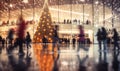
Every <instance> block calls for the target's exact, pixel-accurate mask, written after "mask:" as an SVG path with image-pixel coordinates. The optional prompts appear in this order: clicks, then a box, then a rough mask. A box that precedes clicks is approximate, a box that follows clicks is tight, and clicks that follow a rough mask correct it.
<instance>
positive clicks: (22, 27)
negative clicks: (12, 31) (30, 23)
mask: <svg viewBox="0 0 120 71" xmlns="http://www.w3.org/2000/svg"><path fill="white" fill-rule="evenodd" d="M18 24H19V28H18V34H17V35H18V46H19V53H20V55H23V54H24V52H23V43H24V34H25V29H26V23H25V21H24V19H23V17H22V16H20V17H19V23H18Z"/></svg>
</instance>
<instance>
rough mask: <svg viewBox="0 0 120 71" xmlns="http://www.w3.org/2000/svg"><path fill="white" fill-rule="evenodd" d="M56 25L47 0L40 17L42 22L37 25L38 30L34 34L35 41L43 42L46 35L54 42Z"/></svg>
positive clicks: (49, 40)
mask: <svg viewBox="0 0 120 71" xmlns="http://www.w3.org/2000/svg"><path fill="white" fill-rule="evenodd" d="M53 29H54V27H53V25H52V20H51V14H50V12H49V8H48V3H47V0H46V1H45V4H44V6H43V12H42V15H41V17H40V22H39V24H38V26H37V30H36V32H35V34H34V37H33V41H34V42H43V41H42V39H43V37H45V38H46V39H47V40H48V42H53V36H54V31H53Z"/></svg>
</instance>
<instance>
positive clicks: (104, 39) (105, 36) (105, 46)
mask: <svg viewBox="0 0 120 71" xmlns="http://www.w3.org/2000/svg"><path fill="white" fill-rule="evenodd" d="M101 30H102V32H101V39H102V42H103V47H104V50H107V32H106V29H105V28H104V27H102V28H101Z"/></svg>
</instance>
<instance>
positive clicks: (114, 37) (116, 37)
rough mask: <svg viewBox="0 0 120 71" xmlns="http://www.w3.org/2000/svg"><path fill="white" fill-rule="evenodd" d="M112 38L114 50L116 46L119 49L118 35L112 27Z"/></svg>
mask: <svg viewBox="0 0 120 71" xmlns="http://www.w3.org/2000/svg"><path fill="white" fill-rule="evenodd" d="M112 38H113V40H114V50H115V49H116V47H117V48H118V50H119V49H120V47H119V44H118V40H119V37H118V32H117V30H116V29H113V37H112Z"/></svg>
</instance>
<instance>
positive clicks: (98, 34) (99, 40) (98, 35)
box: [96, 29, 102, 50]
mask: <svg viewBox="0 0 120 71" xmlns="http://www.w3.org/2000/svg"><path fill="white" fill-rule="evenodd" d="M96 36H97V41H98V45H99V50H101V41H102V38H101V36H102V32H101V30H100V29H98V31H97V34H96Z"/></svg>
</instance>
